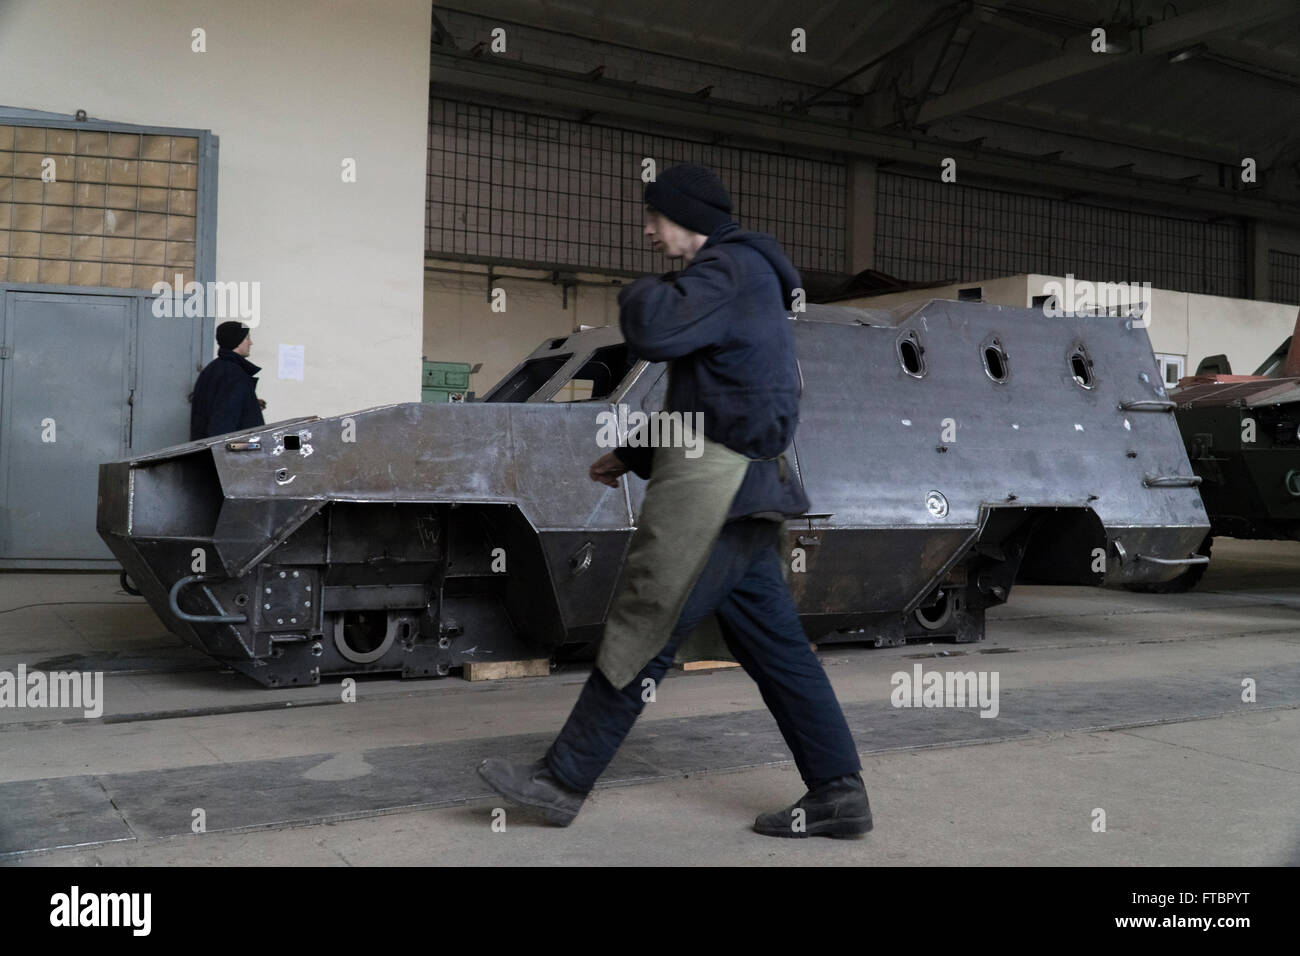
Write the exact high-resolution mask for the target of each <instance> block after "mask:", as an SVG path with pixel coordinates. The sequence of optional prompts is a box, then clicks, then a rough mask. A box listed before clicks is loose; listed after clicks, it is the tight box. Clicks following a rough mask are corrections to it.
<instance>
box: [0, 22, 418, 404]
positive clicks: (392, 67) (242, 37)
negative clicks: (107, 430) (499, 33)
mask: <svg viewBox="0 0 1300 956" xmlns="http://www.w3.org/2000/svg"><path fill="white" fill-rule="evenodd" d="M195 27H202V28H203V29H204V30H206V32H207V52H206V53H203V54H199V53H194V52H192V51H191V49H190V45H191V39H190V34H191V30H192V29H193V28H195ZM429 33H430V4H429V3H428V2H422V0H324V2H322V0H222V2H220V3H213V2H211V0H112V2H111V3H110V2H103V3H87V2H85V0H5V2H3V3H0V103H3V105H6V106H14V107H20V108H27V109H36V110H48V111H51V112H57V113H74V112H75V111H76V110H78V109H84V110H86V112H87V113H88V114H89V115H90V116H91V117H94V118H97V119H105V120H118V121H122V122H127V123H138V124H148V125H158V126H180V127H194V128H201V129H210V130H211V131H212V132H213V133H215V134H216V135H217V136H218V137H220V143H221V152H220V166H219V170H218V188H217V192H218V214H217V262H216V269H217V274H216V278H217V279H219V280H226V281H230V280H234V281H258V282H260V283H261V322H260V326H259V327H258V328H257V329H256V330H255V331H254V333H253V340H254V346H253V354H252V356H251V359H252V360H253V361H254V362H256V363H257V364H259V365H262V366H263V367H264V371H263V372H262V375H261V380H260V384H259V386H258V392H259V394H260V395H261V396H262V397H263V398H265V399H266V401H267V406H268V407H267V410H266V416H267V419H268V421H273V420H275V419H281V418H289V417H293V416H297V415H303V414H312V413H315V414H321V415H330V414H337V413H340V412H344V411H349V410H352V409H356V408H362V407H366V406H370V405H378V404H384V403H388V402H399V401H418V400H419V398H420V346H421V338H422V334H423V305H424V303H423V250H424V199H425V165H426V158H425V149H426V144H427V120H428V82H429ZM344 157H352V158H355V159H356V161H357V169H358V178H357V182H355V183H347V184H345V183H343V182H342V181H341V177H340V163H341V161H342V160H343V158H344ZM280 343H288V344H295V345H302V346H305V349H306V352H305V359H306V363H305V374H304V379H303V381H301V382H297V381H280V380H278V379H277V378H276V353H277V346H278V345H279V344H280ZM70 348H75V346H74V345H72V343H70ZM213 349H214V354H215V345H214V347H213Z"/></svg>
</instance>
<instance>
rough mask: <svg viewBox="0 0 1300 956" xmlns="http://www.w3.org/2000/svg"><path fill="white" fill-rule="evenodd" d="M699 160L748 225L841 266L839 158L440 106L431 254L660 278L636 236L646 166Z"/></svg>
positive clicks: (433, 142) (794, 253)
mask: <svg viewBox="0 0 1300 956" xmlns="http://www.w3.org/2000/svg"><path fill="white" fill-rule="evenodd" d="M647 156H648V157H651V158H653V159H654V160H655V163H656V166H657V168H658V169H659V170H663V169H665V168H667V167H668V166H672V165H675V164H676V163H683V162H689V163H702V164H704V165H706V166H711V167H712V168H713V169H715V170H716V171H717V172H718V174H719V175H720V176H721V177H722V181H723V182H724V183H725V184H726V186H727V190H728V191H729V192H730V193H731V197H732V202H733V206H734V208H733V212H732V215H733V217H734V218H736V219H737V220H738V221H739V222H740V223H741V225H742V226H743V227H745V228H747V229H755V230H758V231H760V232H770V233H772V234H773V235H775V236H776V237H777V239H779V240H780V241H781V243H782V244H783V245H784V246H785V250H786V253H787V255H789V256H790V258H791V260H792V261H793V262H794V264H795V265H796V266H797V267H798V268H800V269H817V270H825V271H834V272H841V271H843V269H844V203H845V188H846V187H845V169H844V165H843V164H842V163H835V162H828V161H826V160H820V159H809V158H803V157H798V156H789V155H784V154H780V153H771V152H763V151H760V150H753V149H741V148H738V147H732V146H719V145H715V144H712V143H708V142H702V141H696V140H692V139H687V138H684V137H680V136H671V137H670V136H661V135H656V134H649V133H642V132H638V131H635V130H630V129H622V128H617V127H609V126H595V125H591V124H588V123H579V122H577V121H574V120H567V119H557V118H553V117H547V116H541V115H536V114H532V113H521V112H516V111H513V110H504V109H498V108H496V107H489V106H479V105H473V104H468V103H459V102H454V101H449V100H439V99H435V100H433V101H432V102H431V103H430V110H429V165H428V189H427V193H426V203H425V207H426V208H425V226H426V228H425V249H426V251H427V252H428V253H429V254H430V255H435V256H436V255H450V256H464V257H476V258H484V259H500V260H503V261H514V262H532V263H547V264H559V265H567V266H571V267H574V268H589V269H605V270H612V271H625V272H662V271H664V270H665V269H666V268H668V266H667V264H666V263H667V260H666V259H665V258H664V257H663V256H662V255H660V254H658V253H655V252H653V251H652V250H651V249H650V247H649V244H648V243H647V242H646V240H645V239H644V238H643V237H642V236H641V225H642V223H641V219H642V201H641V190H642V188H643V186H642V182H641V162H642V159H643V158H645V157H647Z"/></svg>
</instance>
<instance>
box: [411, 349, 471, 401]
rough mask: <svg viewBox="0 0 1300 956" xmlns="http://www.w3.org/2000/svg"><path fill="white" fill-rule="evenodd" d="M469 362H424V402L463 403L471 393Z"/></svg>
mask: <svg viewBox="0 0 1300 956" xmlns="http://www.w3.org/2000/svg"><path fill="white" fill-rule="evenodd" d="M470 371H471V368H470V364H469V363H468V362H430V361H429V360H428V359H425V360H424V373H423V376H422V379H421V382H420V386H421V387H420V400H421V401H422V402H463V401H464V400H465V393H466V392H468V391H469V376H470Z"/></svg>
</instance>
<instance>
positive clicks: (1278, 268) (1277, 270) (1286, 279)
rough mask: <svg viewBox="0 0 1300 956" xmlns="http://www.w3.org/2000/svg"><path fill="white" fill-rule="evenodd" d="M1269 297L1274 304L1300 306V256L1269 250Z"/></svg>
mask: <svg viewBox="0 0 1300 956" xmlns="http://www.w3.org/2000/svg"><path fill="white" fill-rule="evenodd" d="M1268 297H1269V298H1270V299H1271V300H1272V301H1274V302H1289V303H1294V304H1300V256H1298V255H1294V254H1292V253H1290V252H1278V251H1277V250H1276V249H1270V250H1269V253H1268Z"/></svg>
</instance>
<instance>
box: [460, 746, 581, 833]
mask: <svg viewBox="0 0 1300 956" xmlns="http://www.w3.org/2000/svg"><path fill="white" fill-rule="evenodd" d="M478 775H479V776H480V777H482V778H483V779H484V780H486V781H487V782H488V783H489V784H490V785H491V786H492V789H493V790H495V791H496V792H497V793H499V794H501V796H503V797H505V798H506V799H507V800H510V801H511V802H513V803H517V804H519V805H520V806H523V807H531V808H532V809H534V810H539V811H541V814H542V818H543V819H545V820H546V822H547V823H551V824H554V825H555V826H557V827H567V826H568V825H569V824H570V823H572V822H573V818H574V817H576V816H577V815H578V810H579V809H581V807H582V802H583V801H584V800H585V799H586V796H585V795H584V794H581V793H577V792H576V791H573V790H570V789H569V788H568V787H566V786H564V784H562V783H560V781H559V780H557V779H556V777H555V774H553V773H551V771H550V768H548V767H547V766H546V759H545V758H542V759H541V760H538V761H536V762H535V763H511V762H510V761H508V760H498V759H496V758H495V757H489V758H488V759H487V760H484V761H483V762H482V763H481V764H479V766H478Z"/></svg>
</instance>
